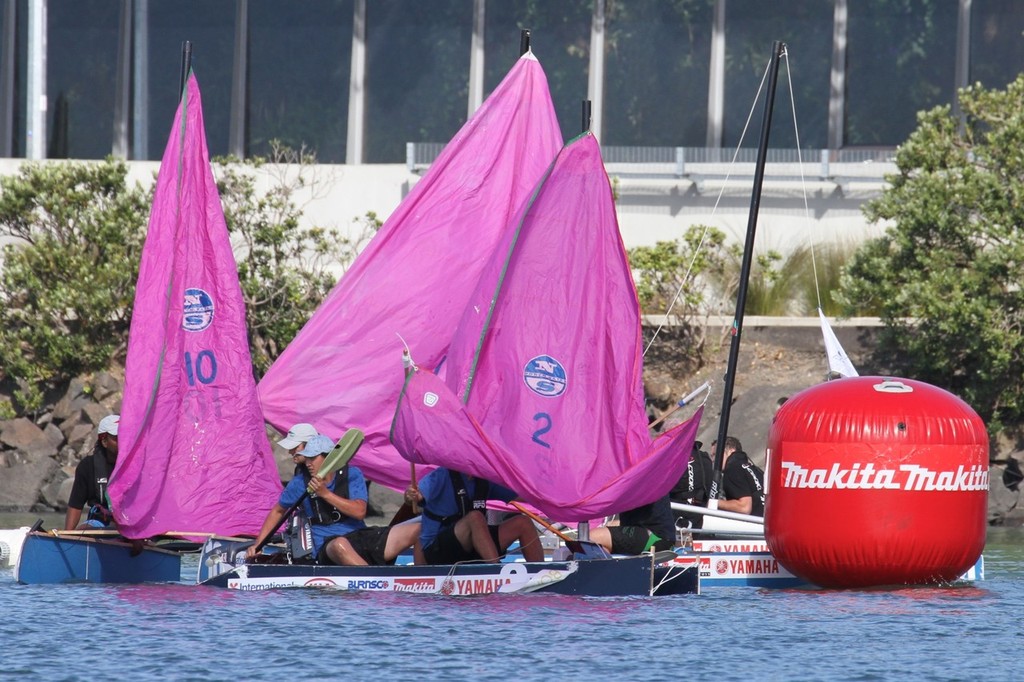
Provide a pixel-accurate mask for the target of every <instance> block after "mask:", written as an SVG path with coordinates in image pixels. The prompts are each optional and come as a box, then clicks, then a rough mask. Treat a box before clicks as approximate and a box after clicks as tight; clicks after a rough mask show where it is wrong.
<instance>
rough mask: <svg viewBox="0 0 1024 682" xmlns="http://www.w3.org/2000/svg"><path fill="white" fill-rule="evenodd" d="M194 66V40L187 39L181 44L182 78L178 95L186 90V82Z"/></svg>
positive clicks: (179, 81) (179, 82)
mask: <svg viewBox="0 0 1024 682" xmlns="http://www.w3.org/2000/svg"><path fill="white" fill-rule="evenodd" d="M191 68H192V41H191V40H186V41H184V42H183V43H182V44H181V78H180V79H179V80H178V97H179V98H180V97H181V93H183V92H185V83H186V82H187V81H188V72H189V69H191Z"/></svg>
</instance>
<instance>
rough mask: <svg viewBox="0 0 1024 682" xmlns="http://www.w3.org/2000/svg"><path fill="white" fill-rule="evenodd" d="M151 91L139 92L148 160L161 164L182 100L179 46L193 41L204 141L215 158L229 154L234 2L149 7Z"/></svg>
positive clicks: (187, 0)
mask: <svg viewBox="0 0 1024 682" xmlns="http://www.w3.org/2000/svg"><path fill="white" fill-rule="evenodd" d="M148 6H149V26H148V41H149V50H148V51H147V54H148V60H149V70H148V74H149V77H148V78H147V79H144V81H145V84H146V85H147V86H148V87H147V90H146V91H145V92H143V93H141V97H140V99H141V100H142V101H143V102H144V106H145V107H146V109H147V112H148V113H147V116H148V130H149V145H148V154H147V156H148V158H150V159H160V158H161V156H162V155H163V152H164V147H165V146H166V144H167V136H168V134H169V133H170V130H171V123H172V122H173V121H174V113H175V111H177V109H178V101H179V100H180V98H181V91H180V89H179V87H180V85H181V82H180V81H181V44H182V42H184V41H186V40H189V41H191V42H192V70H193V71H194V72H195V75H196V80H197V81H198V83H199V90H200V92H201V93H202V97H203V120H204V123H205V124H206V139H207V145H208V146H209V149H210V154H211V155H213V156H219V155H224V154H227V153H228V134H229V130H230V126H229V124H230V121H231V70H232V68H233V65H234V43H235V3H233V2H209V0H175V1H174V2H150V3H148Z"/></svg>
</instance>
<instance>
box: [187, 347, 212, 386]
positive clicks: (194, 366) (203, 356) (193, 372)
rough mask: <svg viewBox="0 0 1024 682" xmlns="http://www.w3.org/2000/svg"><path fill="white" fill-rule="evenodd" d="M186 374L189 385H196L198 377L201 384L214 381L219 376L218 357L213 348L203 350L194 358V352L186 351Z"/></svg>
mask: <svg viewBox="0 0 1024 682" xmlns="http://www.w3.org/2000/svg"><path fill="white" fill-rule="evenodd" d="M185 376H186V377H187V378H188V385H189V386H195V385H196V379H199V383H201V384H209V383H212V382H213V380H214V379H216V378H217V357H216V356H215V355H214V354H213V351H212V350H201V351H199V353H198V354H197V355H196V357H195V361H194V362H193V360H192V353H190V352H186V353H185Z"/></svg>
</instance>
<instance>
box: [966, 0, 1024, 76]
mask: <svg viewBox="0 0 1024 682" xmlns="http://www.w3.org/2000/svg"><path fill="white" fill-rule="evenodd" d="M971 13H972V17H971V75H970V82H972V83H976V82H980V83H981V84H982V85H984V86H985V87H987V88H999V89H1002V88H1005V87H1006V85H1007V84H1008V83H1010V82H1011V81H1012V80H1014V79H1015V78H1017V75H1018V74H1019V73H1020V72H1021V70H1022V69H1024V6H1022V4H1021V2H1020V0H984V2H978V1H977V0H976V1H975V2H974V3H973V4H972V5H971Z"/></svg>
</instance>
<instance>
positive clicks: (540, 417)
mask: <svg viewBox="0 0 1024 682" xmlns="http://www.w3.org/2000/svg"><path fill="white" fill-rule="evenodd" d="M533 420H534V421H536V422H541V426H540V428H538V429H537V430H536V431H534V432H533V442H534V443H539V444H540V445H543V446H544V447H546V448H550V447H551V445H550V444H548V443H545V442H544V441H543V440H541V438H540V437H541V436H543V435H544V434H545V433H547V432H548V431H550V430H551V415H550V414H548V413H547V412H538V413H537V414H535V415H533Z"/></svg>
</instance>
